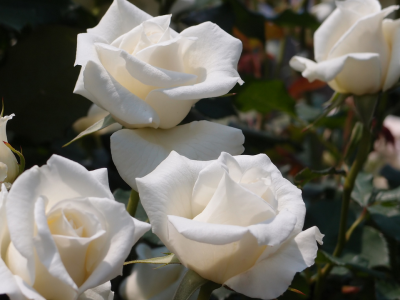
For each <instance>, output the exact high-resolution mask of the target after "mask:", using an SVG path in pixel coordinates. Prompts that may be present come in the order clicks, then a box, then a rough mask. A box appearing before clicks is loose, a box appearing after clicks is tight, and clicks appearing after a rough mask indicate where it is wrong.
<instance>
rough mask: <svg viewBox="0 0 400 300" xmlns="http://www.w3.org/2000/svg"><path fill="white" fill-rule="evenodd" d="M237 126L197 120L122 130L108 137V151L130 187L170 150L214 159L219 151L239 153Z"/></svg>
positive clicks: (199, 157) (191, 156) (239, 136)
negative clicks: (180, 123) (168, 127)
mask: <svg viewBox="0 0 400 300" xmlns="http://www.w3.org/2000/svg"><path fill="white" fill-rule="evenodd" d="M243 142H244V136H243V134H242V132H241V131H240V130H238V129H235V128H232V127H228V126H222V125H219V124H216V123H212V122H207V121H200V122H192V123H190V124H185V125H181V126H177V127H175V128H172V129H168V130H160V129H151V128H144V129H136V130H128V129H123V130H120V131H117V132H116V133H114V134H113V135H112V136H111V154H112V157H113V161H114V163H115V165H116V167H117V169H118V172H119V174H120V175H121V177H122V178H123V179H124V180H125V181H126V182H127V183H128V184H129V185H130V186H131V187H132V188H133V189H135V190H136V189H137V188H136V182H135V179H136V178H140V177H143V176H145V175H147V174H148V173H150V172H151V171H153V170H154V169H155V168H156V167H157V166H158V164H160V163H161V162H162V161H163V160H164V159H165V158H166V157H167V156H168V155H169V154H170V152H171V151H172V150H174V151H176V152H178V153H179V154H181V155H184V156H186V157H187V158H190V159H194V160H212V159H217V158H218V157H219V155H220V154H221V152H222V151H226V152H228V153H231V154H232V155H238V154H240V153H242V152H243V146H242V144H243Z"/></svg>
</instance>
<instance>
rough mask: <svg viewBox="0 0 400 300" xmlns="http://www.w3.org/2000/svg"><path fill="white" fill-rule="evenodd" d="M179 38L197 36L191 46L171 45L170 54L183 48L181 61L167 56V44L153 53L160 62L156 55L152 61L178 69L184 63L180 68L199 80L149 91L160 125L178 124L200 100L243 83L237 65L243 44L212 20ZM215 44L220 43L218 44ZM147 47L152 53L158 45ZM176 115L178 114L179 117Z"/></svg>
mask: <svg viewBox="0 0 400 300" xmlns="http://www.w3.org/2000/svg"><path fill="white" fill-rule="evenodd" d="M180 37H184V38H187V39H189V38H195V39H196V40H195V41H194V42H193V43H192V44H191V45H190V46H186V45H185V47H186V48H187V49H183V50H180V48H179V49H178V48H177V49H176V50H174V49H173V48H172V46H175V45H176V44H178V42H177V43H175V44H171V50H170V51H171V53H170V54H169V55H168V56H167V57H175V56H173V54H172V53H174V52H177V51H182V54H183V55H180V56H179V59H181V60H182V61H181V62H179V61H177V59H176V57H175V59H174V62H173V63H172V61H171V60H170V59H164V58H163V57H165V56H163V55H166V54H165V47H163V49H161V47H158V48H157V49H160V50H159V52H160V54H159V55H157V56H155V55H152V58H153V57H157V58H158V59H159V61H154V58H153V59H152V61H151V64H152V65H155V64H162V65H158V67H162V68H165V69H171V67H174V68H177V65H179V64H181V65H182V66H181V67H180V68H183V69H182V70H179V71H184V72H185V73H189V74H195V75H197V76H198V80H197V83H196V84H194V85H190V86H179V87H175V88H170V89H159V90H153V91H152V92H150V93H149V95H148V96H147V98H146V102H147V103H149V104H150V105H151V106H152V107H153V108H154V109H155V110H156V111H157V112H158V113H159V114H160V118H161V123H160V128H171V127H173V126H175V125H177V124H178V123H179V122H180V121H181V120H182V119H183V118H184V117H185V115H186V114H187V113H188V112H189V109H190V107H191V106H192V105H193V104H194V103H195V102H197V101H198V100H199V99H201V98H210V97H218V96H221V95H224V94H226V93H228V92H229V91H230V90H231V89H232V88H233V87H234V86H235V85H236V83H238V82H239V83H242V80H241V79H240V76H239V74H238V73H237V64H238V60H239V57H240V54H241V51H242V43H241V42H240V41H239V40H237V39H235V38H233V37H232V36H231V35H229V34H227V33H226V32H225V31H223V30H222V29H221V28H219V27H218V26H217V25H215V24H213V23H210V22H206V23H202V24H200V25H198V26H192V27H190V28H188V29H186V30H184V31H182V33H181V34H180ZM215 45H219V46H218V47H215ZM145 50H146V51H147V52H149V51H150V50H151V51H152V52H151V53H153V52H154V51H155V50H156V48H154V49H149V48H147V49H145ZM139 54H140V55H143V54H141V53H138V57H139ZM161 54H163V55H161ZM139 58H140V57H139ZM144 59H145V60H146V59H147V58H144ZM165 64H168V66H167V65H165ZM174 70H175V69H174ZM183 100H185V101H183ZM188 100H191V101H188ZM178 109H179V110H178ZM161 114H162V115H161ZM176 114H179V117H178V116H176ZM172 116H174V117H173V118H172Z"/></svg>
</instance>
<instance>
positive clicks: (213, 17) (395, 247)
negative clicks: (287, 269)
mask: <svg viewBox="0 0 400 300" xmlns="http://www.w3.org/2000/svg"><path fill="white" fill-rule="evenodd" d="M130 1H131V2H132V3H133V4H135V5H136V6H138V7H139V8H141V9H143V10H145V11H146V12H148V13H149V14H151V15H153V16H155V15H160V14H168V13H172V14H173V19H172V20H173V24H172V25H171V26H172V27H173V28H174V29H175V30H177V31H181V30H183V29H184V28H186V27H187V26H192V25H196V24H199V23H202V22H205V21H212V22H214V23H217V24H218V25H219V26H220V27H221V28H223V29H224V30H225V31H227V32H228V33H230V34H232V35H233V36H235V37H236V38H238V39H240V40H241V41H242V42H243V53H242V56H241V59H240V61H239V65H238V70H239V72H240V74H241V76H242V78H243V79H244V81H245V82H246V83H245V84H244V85H243V86H236V87H235V88H234V89H233V90H232V93H235V94H234V95H233V96H229V97H224V98H218V99H202V100H201V101H199V102H198V103H197V104H196V105H195V106H194V107H193V108H192V110H191V112H190V113H189V115H188V116H187V117H186V119H185V120H184V121H183V122H184V123H187V122H191V121H194V120H211V121H214V122H218V123H221V124H225V125H229V126H233V127H237V128H240V129H242V130H243V133H244V135H245V137H246V141H245V148H246V150H245V154H250V155H254V154H258V153H266V154H268V155H269V156H270V158H271V159H272V161H273V162H274V163H275V164H276V165H278V167H279V168H280V170H281V171H282V173H283V174H284V176H285V177H286V178H288V179H289V180H291V181H292V182H294V183H296V184H297V185H298V186H299V187H301V188H302V189H303V197H304V201H305V203H306V206H307V216H306V222H305V228H308V227H311V226H314V225H317V226H318V227H319V228H320V230H321V232H323V233H324V234H325V239H324V245H323V246H322V248H321V251H320V252H319V254H318V257H317V264H316V265H315V266H313V267H312V268H311V269H309V270H307V271H305V272H303V273H301V274H298V275H296V277H295V279H294V281H293V283H292V285H291V287H292V288H294V289H298V290H300V291H302V292H303V293H304V294H306V296H302V295H300V294H297V293H294V292H290V291H288V292H286V293H285V294H284V295H283V296H281V297H280V299H311V298H312V290H313V288H314V285H313V282H314V281H313V280H314V278H313V275H314V274H315V273H316V272H317V271H318V270H319V269H320V268H321V267H322V266H323V265H324V264H326V263H327V262H330V263H333V264H334V265H335V268H334V269H333V272H332V273H331V275H330V277H329V278H328V279H329V280H328V283H327V286H326V287H325V293H324V295H323V297H322V299H329V300H330V299H332V300H333V299H366V300H369V299H378V300H381V299H382V300H383V299H400V285H399V280H400V210H399V203H400V171H399V170H398V169H397V168H396V166H393V164H390V163H386V162H384V163H382V164H381V167H380V168H379V169H376V168H375V169H374V170H372V171H371V170H369V173H362V174H360V176H359V177H358V178H357V184H356V189H355V190H354V192H353V195H352V199H353V200H354V201H353V202H352V203H351V213H350V215H349V216H348V226H349V227H350V226H351V224H356V225H358V226H357V227H355V228H351V229H350V230H351V231H352V234H351V236H349V240H348V244H347V245H346V249H345V253H344V255H342V256H341V257H340V258H333V257H332V256H331V255H330V254H331V253H332V252H333V249H334V247H335V244H336V240H337V234H338V223H339V218H340V208H341V188H340V186H341V184H342V176H341V174H343V173H345V171H347V170H346V164H344V163H348V162H351V161H352V160H353V159H354V157H355V155H357V149H356V148H354V147H351V146H349V141H350V140H351V138H352V137H354V133H353V134H352V128H353V126H354V124H355V123H356V121H357V117H356V116H355V114H354V113H353V110H352V107H351V106H352V103H351V99H350V100H349V99H346V101H342V102H341V105H340V107H336V108H333V109H332V110H330V113H329V114H327V115H325V116H324V117H323V118H320V115H321V114H322V113H323V112H324V111H326V110H327V106H326V103H327V101H328V100H329V99H330V97H331V96H332V94H333V91H332V90H331V89H330V88H329V87H328V86H327V85H326V84H325V83H323V82H319V81H315V82H313V83H309V82H308V81H307V80H306V79H304V78H302V77H301V75H300V74H298V73H296V72H294V71H293V70H292V69H291V68H290V67H289V65H288V61H289V60H290V58H291V57H292V56H294V55H295V54H301V55H303V56H307V57H310V58H312V57H313V53H312V51H313V39H312V36H313V33H314V31H315V30H316V29H317V28H318V26H319V24H320V23H321V21H323V19H324V18H326V16H327V15H328V14H329V13H330V12H331V11H332V10H333V9H334V8H335V4H334V2H333V1H329V0H325V1H322V2H321V1H316V0H315V1H312V0H290V1H289V0H177V1H174V0H158V1H157V0H130ZM110 4H111V1H110V0H75V1H72V0H1V1H0V96H2V97H3V99H4V102H5V107H6V114H11V113H15V114H16V117H15V119H13V120H12V121H11V122H9V123H8V137H9V142H10V143H11V144H12V145H13V146H14V147H15V148H17V149H18V148H20V147H21V148H22V151H23V153H24V155H25V158H26V163H27V168H30V167H31V166H33V165H43V164H45V163H46V161H47V159H48V158H49V157H50V156H51V155H52V154H54V153H55V154H59V155H62V156H64V157H67V158H70V159H72V160H75V161H77V162H79V163H81V164H83V165H84V166H86V167H87V168H88V169H96V168H102V167H106V168H108V171H109V178H110V185H111V189H112V191H115V196H116V198H117V199H118V200H119V201H121V202H125V203H126V202H127V200H128V198H129V187H128V185H126V184H125V183H124V182H123V180H122V179H121V178H120V177H119V175H118V173H117V171H116V169H115V167H114V165H113V163H112V160H111V155H110V147H109V144H110V141H109V140H110V133H106V134H103V135H92V136H88V137H85V138H84V139H82V140H80V141H79V142H76V143H73V144H72V145H70V146H68V147H66V148H62V145H64V144H65V143H66V142H68V141H70V140H71V139H72V138H73V137H75V136H76V134H77V132H75V131H74V129H73V127H72V125H73V123H74V122H75V121H76V120H77V119H79V118H81V117H84V116H85V115H86V114H87V111H88V109H89V107H90V105H91V102H90V101H89V100H87V99H85V98H83V97H81V96H79V95H74V94H73V93H72V91H73V89H74V86H75V82H76V80H77V78H78V74H79V67H74V60H75V52H76V37H77V34H78V33H81V32H85V31H86V29H87V28H91V27H94V26H96V24H97V23H98V21H99V20H100V19H101V17H102V16H103V14H104V13H105V12H106V10H107V9H108V7H109V5H110ZM391 4H393V3H391V1H382V5H383V6H388V5H391ZM399 103H400V102H399V91H398V90H394V91H393V92H392V93H391V94H389V95H388V97H386V98H384V99H381V102H380V106H379V113H380V114H381V115H382V116H385V115H387V114H389V113H390V114H392V115H400V105H399ZM310 124H312V126H309V125H310ZM377 128H378V130H377V135H376V136H377V137H379V138H383V139H384V142H385V143H386V142H393V140H394V135H393V133H391V132H390V130H389V129H387V128H385V127H384V126H381V124H380V125H379V126H378V127H377ZM305 168H308V169H306V170H305V171H302V170H304V169H305ZM335 168H342V169H343V170H341V171H338V170H336V169H335ZM300 171H302V173H300V174H298V173H299V172H300ZM366 171H368V170H366ZM379 182H383V183H384V184H383V185H382V184H378V183H379ZM137 217H138V218H139V219H141V220H143V221H145V220H146V219H147V216H146V215H145V213H144V210H143V209H142V208H140V207H139V209H138V212H137ZM355 221H356V222H355ZM354 222H355V223H354ZM353 229H354V230H353ZM146 242H147V243H148V244H149V245H152V246H153V247H155V246H157V245H159V244H160V241H159V240H158V239H157V238H156V237H155V236H153V235H152V234H151V233H149V234H147V236H146ZM134 256H135V253H134V251H132V254H131V257H130V258H134ZM130 268H132V266H127V267H126V268H125V269H124V276H126V275H128V274H129V272H130ZM121 280H122V278H121V277H119V278H117V279H115V280H114V282H113V288H114V289H115V290H117V287H118V284H119V283H120V282H121ZM118 297H119V296H118V293H116V298H118ZM213 297H214V298H215V299H219V300H222V299H229V300H234V299H248V298H246V297H244V296H241V295H238V294H235V293H233V292H231V291H228V290H226V289H220V290H218V291H217V292H216V293H215V295H213Z"/></svg>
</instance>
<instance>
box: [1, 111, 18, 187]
mask: <svg viewBox="0 0 400 300" xmlns="http://www.w3.org/2000/svg"><path fill="white" fill-rule="evenodd" d="M13 117H14V114H12V115H10V116H5V117H0V139H1V140H0V182H8V183H13V182H14V180H15V178H17V176H18V174H19V166H18V162H17V159H16V158H15V155H14V153H12V151H11V150H10V149H9V148H8V147H7V146H6V145H4V143H3V142H8V140H7V132H6V127H7V122H8V120H11V119H12V118H13Z"/></svg>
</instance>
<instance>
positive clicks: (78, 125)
mask: <svg viewBox="0 0 400 300" xmlns="http://www.w3.org/2000/svg"><path fill="white" fill-rule="evenodd" d="M108 114H109V113H108V112H107V111H105V110H104V109H102V108H101V107H98V106H97V105H96V104H92V105H91V106H90V108H89V111H88V113H87V116H86V117H82V118H79V119H78V120H76V121H75V123H74V124H73V125H72V127H73V128H74V130H75V131H76V132H78V133H80V132H82V131H84V130H85V129H87V128H89V127H90V126H92V125H93V124H94V123H96V122H97V121H100V120H101V119H104V118H105V117H106V116H107V115H108ZM120 129H122V126H121V125H120V124H118V123H115V124H112V125H110V126H108V127H106V128H103V129H102V130H99V131H97V132H95V134H98V135H102V134H107V133H112V132H115V131H117V130H120Z"/></svg>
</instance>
